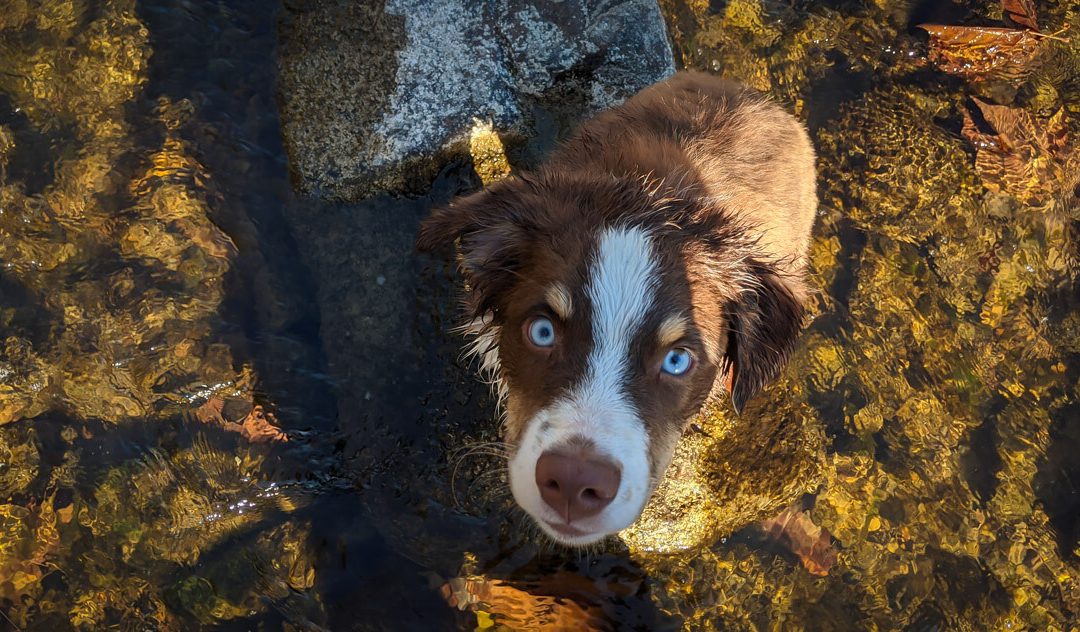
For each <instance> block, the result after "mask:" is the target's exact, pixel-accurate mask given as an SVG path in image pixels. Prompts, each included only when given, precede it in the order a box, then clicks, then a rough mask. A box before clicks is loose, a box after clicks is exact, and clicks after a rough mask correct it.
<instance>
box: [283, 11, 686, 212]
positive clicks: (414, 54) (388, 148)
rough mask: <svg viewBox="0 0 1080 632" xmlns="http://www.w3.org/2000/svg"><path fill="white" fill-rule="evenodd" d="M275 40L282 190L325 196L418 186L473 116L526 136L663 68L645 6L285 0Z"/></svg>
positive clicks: (603, 104) (661, 45)
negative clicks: (290, 186)
mask: <svg viewBox="0 0 1080 632" xmlns="http://www.w3.org/2000/svg"><path fill="white" fill-rule="evenodd" d="M281 43H282V48H281V54H280V59H279V64H280V67H281V83H280V91H281V114H282V130H283V132H284V137H285V144H286V150H287V152H288V154H289V159H290V163H291V168H292V171H293V178H294V182H295V183H296V185H297V187H298V188H299V189H300V190H301V191H302V192H304V193H309V194H315V195H317V196H319V197H323V198H326V199H332V200H356V199H360V198H364V197H368V196H370V195H372V194H373V193H376V192H381V191H386V190H390V191H396V190H400V189H402V188H414V189H415V188H417V187H423V186H425V185H427V184H428V183H429V182H430V179H431V177H432V176H434V175H435V171H436V170H437V168H438V165H437V164H436V163H437V162H438V161H437V160H435V161H433V160H431V159H432V158H438V157H445V156H448V155H451V154H456V153H458V152H461V151H462V150H464V149H467V145H468V141H469V135H470V131H471V130H472V128H473V127H474V125H475V124H476V120H477V119H479V120H484V121H488V122H490V123H491V124H493V125H494V126H495V128H496V130H498V131H499V132H500V133H502V134H505V135H507V136H510V137H516V138H525V137H528V138H533V137H534V136H536V132H537V131H538V129H539V128H542V127H547V128H551V127H552V126H553V125H554V126H555V127H558V126H560V125H565V124H566V123H572V122H573V121H574V119H576V118H577V117H580V116H582V115H588V114H591V113H594V112H597V111H599V110H602V109H605V108H608V107H610V106H612V105H615V104H616V103H618V102H620V101H621V100H623V99H625V98H626V97H628V96H630V95H632V94H634V93H635V92H637V91H638V90H640V89H641V88H643V87H645V86H647V85H649V84H652V83H655V82H656V81H659V80H660V79H663V78H664V77H666V76H668V75H670V74H671V73H672V72H674V69H675V68H674V61H673V59H672V56H671V51H670V49H669V47H668V42H667V35H666V32H665V29H664V21H663V18H662V16H661V15H660V10H659V8H658V7H657V5H656V3H655V2H652V1H650V0H618V1H616V2H603V3H601V2H596V1H595V0H592V1H590V0H565V1H564V2H559V3H546V2H535V1H531V0H485V1H483V2H467V1H465V0H443V1H441V2H438V3H435V5H434V6H433V5H432V3H430V2H418V1H416V0H387V1H385V2H374V3H352V2H342V1H340V0H311V1H306V2H305V1H300V0H298V1H296V2H292V3H290V5H289V7H288V10H287V12H286V15H285V17H284V19H283V21H282V30H281ZM549 136H550V134H549Z"/></svg>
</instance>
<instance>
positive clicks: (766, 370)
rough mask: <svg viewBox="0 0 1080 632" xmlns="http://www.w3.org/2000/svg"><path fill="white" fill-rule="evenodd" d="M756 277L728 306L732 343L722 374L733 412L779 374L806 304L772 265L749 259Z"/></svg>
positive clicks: (789, 353) (753, 275) (728, 347)
mask: <svg viewBox="0 0 1080 632" xmlns="http://www.w3.org/2000/svg"><path fill="white" fill-rule="evenodd" d="M751 269H752V271H753V274H752V278H753V282H752V283H751V284H750V287H748V288H746V289H744V291H743V292H742V293H741V294H740V295H739V298H738V299H736V300H735V301H733V302H731V303H730V304H729V305H728V306H727V308H726V310H725V311H726V313H727V318H728V344H727V350H726V352H725V354H724V363H723V364H724V365H723V367H722V369H721V371H722V373H721V377H720V379H722V380H724V386H725V387H726V388H727V390H728V393H730V395H731V403H732V405H733V406H734V407H735V412H737V413H741V412H742V410H743V408H744V407H745V406H746V402H748V401H749V400H750V398H752V397H753V396H754V395H756V394H757V393H758V392H759V391H760V390H761V389H762V388H764V386H765V385H766V384H768V383H769V382H771V381H772V380H774V379H776V377H777V376H778V375H779V374H780V371H781V369H783V368H784V365H785V364H786V363H787V360H788V356H790V355H791V351H792V349H794V348H795V342H796V340H797V339H798V335H799V332H800V331H801V329H802V324H803V318H804V316H805V310H804V308H803V304H802V298H801V296H798V295H797V294H796V293H798V294H799V295H801V294H802V292H801V291H799V290H796V289H794V288H793V286H792V285H790V283H798V281H789V280H785V279H784V278H782V277H781V276H779V275H778V274H777V273H776V272H775V271H774V270H772V269H770V268H769V267H768V266H765V265H761V264H751Z"/></svg>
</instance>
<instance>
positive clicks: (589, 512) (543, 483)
mask: <svg viewBox="0 0 1080 632" xmlns="http://www.w3.org/2000/svg"><path fill="white" fill-rule="evenodd" d="M620 478H621V475H620V473H619V468H617V467H615V465H614V464H613V463H611V461H608V460H607V459H605V458H603V457H601V456H600V455H598V454H596V453H595V452H593V451H591V450H586V451H574V452H558V451H549V452H544V453H543V454H541V455H540V458H539V459H537V460H536V486H537V487H538V488H540V497H541V498H543V499H544V502H546V503H547V504H548V505H550V506H551V508H552V509H554V510H555V511H557V512H559V515H560V516H563V517H564V518H566V521H567V522H568V523H570V522H573V521H574V520H579V519H581V518H588V517H590V516H595V515H596V514H598V513H600V512H601V511H602V510H603V509H604V507H607V506H608V505H609V504H611V501H612V500H613V499H614V498H615V494H617V493H618V491H619V479H620Z"/></svg>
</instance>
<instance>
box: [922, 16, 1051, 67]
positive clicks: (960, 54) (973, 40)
mask: <svg viewBox="0 0 1080 632" xmlns="http://www.w3.org/2000/svg"><path fill="white" fill-rule="evenodd" d="M919 28H921V29H923V30H924V31H926V32H927V33H929V34H930V61H931V62H933V63H934V65H935V66H937V67H938V69H939V70H941V71H942V72H947V73H949V74H951V75H958V76H960V77H964V78H965V79H987V78H998V79H1006V80H1013V81H1015V80H1019V79H1023V78H1024V77H1026V76H1027V75H1028V74H1029V73H1030V72H1031V71H1032V69H1033V68H1034V65H1035V64H1034V62H1035V60H1036V59H1037V58H1038V57H1039V53H1041V52H1042V50H1043V45H1044V43H1045V41H1046V39H1047V36H1044V35H1040V34H1039V33H1036V32H1035V31H1030V30H1026V29H1007V28H998V27H989V26H950V25H942V24H920V25H919Z"/></svg>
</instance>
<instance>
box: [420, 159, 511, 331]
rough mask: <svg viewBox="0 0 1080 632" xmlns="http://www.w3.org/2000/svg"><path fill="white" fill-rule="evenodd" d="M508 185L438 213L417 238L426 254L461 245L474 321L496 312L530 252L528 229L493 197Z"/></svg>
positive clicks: (498, 186)
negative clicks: (526, 254)
mask: <svg viewBox="0 0 1080 632" xmlns="http://www.w3.org/2000/svg"><path fill="white" fill-rule="evenodd" d="M507 180H512V178H508V179H507ZM508 185H512V183H510V182H506V181H503V182H499V183H497V184H496V185H495V186H494V187H492V188H491V189H485V190H482V191H479V192H477V193H473V194H472V195H468V196H465V197H461V198H458V199H456V200H453V201H451V202H450V204H448V205H447V206H444V207H440V208H437V209H435V210H434V211H432V213H431V216H430V217H428V218H427V219H426V220H424V221H423V222H422V223H421V224H420V233H419V234H418V235H417V238H416V247H417V249H418V250H420V251H422V252H431V251H434V250H437V249H439V248H442V247H448V246H452V245H453V244H454V243H455V242H458V243H459V247H460V254H461V258H460V267H461V271H462V273H463V274H464V275H465V280H466V281H467V282H468V284H469V290H470V293H471V295H472V300H470V301H469V302H470V303H471V304H472V305H473V309H474V311H475V312H476V313H475V314H473V316H481V315H483V314H485V313H494V312H496V311H497V310H496V309H495V308H496V307H497V306H496V305H495V299H496V297H499V296H505V295H506V294H507V292H506V291H507V290H508V289H509V287H510V286H511V285H512V284H513V283H514V280H515V278H516V274H517V272H518V270H519V269H520V268H521V266H522V264H523V258H524V256H525V253H526V252H527V247H526V246H527V242H526V240H527V238H528V235H529V231H528V230H527V227H526V226H525V225H524V222H523V220H522V218H521V217H520V215H519V214H518V213H517V212H515V210H514V209H511V208H508V207H507V206H506V205H504V204H502V203H500V201H499V199H498V198H499V196H498V195H497V194H496V193H495V192H494V191H495V190H496V189H502V188H503V187H506V186H508Z"/></svg>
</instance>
